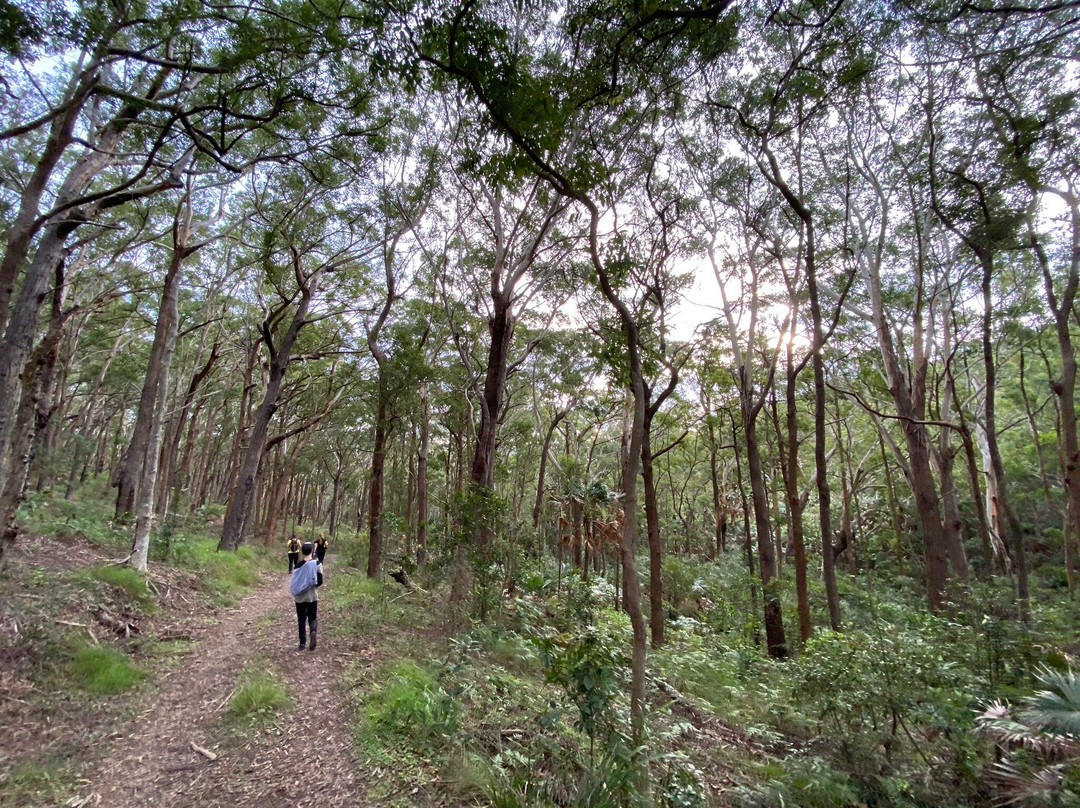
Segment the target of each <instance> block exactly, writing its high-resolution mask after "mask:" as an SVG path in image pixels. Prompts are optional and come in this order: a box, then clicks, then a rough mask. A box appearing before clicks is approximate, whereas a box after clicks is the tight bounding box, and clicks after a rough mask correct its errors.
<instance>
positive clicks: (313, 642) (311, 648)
mask: <svg viewBox="0 0 1080 808" xmlns="http://www.w3.org/2000/svg"><path fill="white" fill-rule="evenodd" d="M308 650H309V651H314V650H315V632H314V631H313V632H311V647H310V648H309V649H308Z"/></svg>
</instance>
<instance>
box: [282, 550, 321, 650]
mask: <svg viewBox="0 0 1080 808" xmlns="http://www.w3.org/2000/svg"><path fill="white" fill-rule="evenodd" d="M314 549H315V548H314V547H313V546H312V544H311V542H309V541H306V542H304V544H303V546H302V547H301V548H300V551H301V552H302V553H303V554H304V563H303V564H300V565H299V566H297V568H296V569H295V570H293V574H292V580H291V581H290V582H289V591H290V592H291V593H292V596H293V600H294V601H296V622H297V624H298V627H299V629H300V644H299V645H298V646H297V647H296V650H297V651H303V650H304V648H305V647H308V648H310V649H311V650H312V651H314V650H315V631H316V627H317V625H318V624H317V622H316V618H317V617H318V608H319V586H320V585H321V584H322V565H321V564H320V563H319V562H318V561H316V560H315V559H313V558H312V557H311V555H312V553H313V551H314ZM308 626H310V627H311V645H310V646H309V645H308V644H307V628H308Z"/></svg>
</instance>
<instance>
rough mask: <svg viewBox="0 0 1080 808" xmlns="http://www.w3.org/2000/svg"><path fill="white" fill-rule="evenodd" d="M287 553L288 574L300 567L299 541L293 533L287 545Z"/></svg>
mask: <svg viewBox="0 0 1080 808" xmlns="http://www.w3.org/2000/svg"><path fill="white" fill-rule="evenodd" d="M287 547H288V551H289V572H292V571H293V570H294V569H296V568H297V567H299V566H300V539H298V538H296V534H295V533H294V534H293V536H292V538H291V539H289V543H288V545H287Z"/></svg>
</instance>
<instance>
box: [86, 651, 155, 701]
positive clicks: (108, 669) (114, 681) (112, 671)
mask: <svg viewBox="0 0 1080 808" xmlns="http://www.w3.org/2000/svg"><path fill="white" fill-rule="evenodd" d="M68 676H69V678H70V679H71V681H72V682H73V683H74V684H75V685H76V686H77V687H79V688H81V689H83V690H86V691H88V692H90V693H100V694H108V695H112V694H116V693H123V692H124V691H125V690H127V689H129V688H131V687H133V686H134V685H135V684H137V683H138V682H140V681H141V680H142V679H144V678H145V677H146V674H145V673H144V672H143V671H141V670H139V669H138V668H136V667H135V666H134V665H132V664H131V662H130V660H129V659H128V658H127V656H126V655H124V654H122V653H120V652H119V651H115V650H113V649H112V648H107V647H105V646H100V645H89V646H84V647H82V648H79V649H78V650H76V651H75V654H74V656H73V657H72V659H71V662H70V663H69V665H68Z"/></svg>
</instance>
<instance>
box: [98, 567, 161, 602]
mask: <svg viewBox="0 0 1080 808" xmlns="http://www.w3.org/2000/svg"><path fill="white" fill-rule="evenodd" d="M87 575H88V576H89V577H90V578H92V579H94V580H95V581H103V582H104V583H107V584H109V585H111V586H115V587H116V588H118V589H122V590H124V592H126V593H127V594H128V595H129V596H130V597H131V599H132V600H133V601H135V602H136V603H137V604H138V605H139V606H140V607H141V608H143V609H144V610H147V611H152V610H153V608H154V607H155V605H156V604H155V601H154V595H153V593H152V592H151V591H150V587H149V586H147V583H146V579H145V578H144V577H143V576H142V575H141V574H140V573H139V571H138V570H136V569H134V568H133V567H122V566H117V565H115V564H109V565H105V566H101V567H92V568H90V569H89V570H87Z"/></svg>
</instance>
